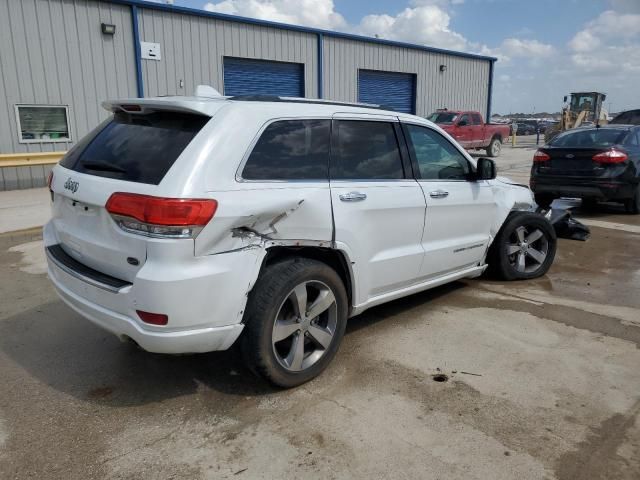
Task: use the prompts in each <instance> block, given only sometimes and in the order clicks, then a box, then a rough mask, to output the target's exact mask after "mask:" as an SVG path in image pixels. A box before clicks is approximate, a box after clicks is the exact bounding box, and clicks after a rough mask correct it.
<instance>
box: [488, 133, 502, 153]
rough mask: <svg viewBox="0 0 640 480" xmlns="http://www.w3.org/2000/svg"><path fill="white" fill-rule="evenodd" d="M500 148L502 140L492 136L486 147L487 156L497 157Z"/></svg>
mask: <svg viewBox="0 0 640 480" xmlns="http://www.w3.org/2000/svg"><path fill="white" fill-rule="evenodd" d="M501 150H502V142H501V141H500V139H499V138H495V137H494V138H492V139H491V142H490V143H489V146H488V147H487V149H486V152H487V156H489V157H497V156H499V155H500V151H501Z"/></svg>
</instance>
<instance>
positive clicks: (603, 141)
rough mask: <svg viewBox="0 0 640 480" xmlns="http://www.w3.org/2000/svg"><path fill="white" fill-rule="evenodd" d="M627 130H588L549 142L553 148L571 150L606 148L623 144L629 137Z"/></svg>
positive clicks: (571, 132) (564, 134) (562, 136)
mask: <svg viewBox="0 0 640 480" xmlns="http://www.w3.org/2000/svg"><path fill="white" fill-rule="evenodd" d="M627 133H628V131H627V130H618V129H614V128H597V129H596V128H590V129H588V130H573V131H570V132H567V133H563V134H562V135H558V136H557V137H556V138H554V139H553V140H551V142H549V145H550V146H552V147H569V148H574V147H577V148H580V147H582V148H606V147H611V146H613V145H617V144H619V143H622V140H623V139H624V137H625V136H626V135H627Z"/></svg>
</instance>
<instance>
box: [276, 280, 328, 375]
mask: <svg viewBox="0 0 640 480" xmlns="http://www.w3.org/2000/svg"><path fill="white" fill-rule="evenodd" d="M337 323H338V307H337V303H336V298H335V296H334V294H333V292H332V291H331V289H330V288H329V287H328V286H327V285H325V284H324V283H322V282H319V281H315V280H312V281H308V282H303V283H301V284H299V285H297V286H296V287H295V288H294V289H293V290H292V291H291V292H290V293H289V294H288V295H287V297H286V298H285V300H284V302H282V305H281V306H280V309H279V310H278V313H277V314H276V318H275V321H274V324H273V331H272V334H271V344H272V347H273V353H274V354H275V357H276V360H277V361H278V363H279V364H280V365H281V366H282V367H283V368H285V369H286V370H288V371H291V372H299V371H302V370H305V369H307V368H309V367H311V366H312V365H313V364H315V363H316V362H317V361H318V360H320V358H322V356H323V355H324V354H325V353H326V351H327V350H328V349H329V347H330V345H331V343H332V341H333V337H334V334H335V331H336V326H337Z"/></svg>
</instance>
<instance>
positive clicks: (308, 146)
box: [242, 120, 330, 180]
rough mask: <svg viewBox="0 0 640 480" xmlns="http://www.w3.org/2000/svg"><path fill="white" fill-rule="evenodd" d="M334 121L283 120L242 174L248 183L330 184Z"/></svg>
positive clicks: (266, 135)
mask: <svg viewBox="0 0 640 480" xmlns="http://www.w3.org/2000/svg"><path fill="white" fill-rule="evenodd" d="M329 132H330V120H280V121H277V122H273V123H272V124H271V125H269V126H268V127H267V128H266V129H265V131H264V132H263V133H262V135H261V136H260V139H259V140H258V142H257V143H256V145H255V147H253V151H252V152H251V155H249V158H248V160H247V164H246V165H245V167H244V170H243V171H242V178H244V179H247V180H327V177H328V173H329Z"/></svg>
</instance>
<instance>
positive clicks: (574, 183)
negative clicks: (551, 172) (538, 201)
mask: <svg viewBox="0 0 640 480" xmlns="http://www.w3.org/2000/svg"><path fill="white" fill-rule="evenodd" d="M635 188H636V185H635V184H632V183H630V182H621V181H616V180H608V179H605V180H592V179H588V180H577V179H570V178H543V177H532V178H531V190H533V192H534V193H537V194H543V195H550V196H554V197H577V198H597V199H600V200H625V199H627V198H631V197H632V196H633V193H634V189H635Z"/></svg>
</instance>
